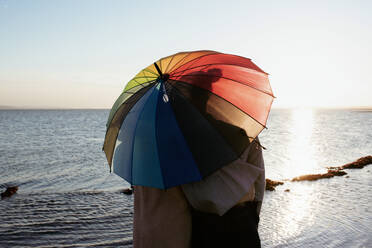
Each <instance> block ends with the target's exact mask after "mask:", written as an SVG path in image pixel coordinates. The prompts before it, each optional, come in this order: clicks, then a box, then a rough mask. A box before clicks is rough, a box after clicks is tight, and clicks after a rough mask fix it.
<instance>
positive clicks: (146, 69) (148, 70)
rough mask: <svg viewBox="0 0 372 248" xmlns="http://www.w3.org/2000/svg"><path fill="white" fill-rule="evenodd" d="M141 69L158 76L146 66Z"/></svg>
mask: <svg viewBox="0 0 372 248" xmlns="http://www.w3.org/2000/svg"><path fill="white" fill-rule="evenodd" d="M142 71H147V72H149V73H151V74H154V75H155V76H156V77H157V76H158V74H156V72H153V71H151V70H150V69H148V67H147V68H145V69H143V70H142Z"/></svg>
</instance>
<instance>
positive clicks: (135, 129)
mask: <svg viewBox="0 0 372 248" xmlns="http://www.w3.org/2000/svg"><path fill="white" fill-rule="evenodd" d="M155 85H156V84H155ZM155 85H154V86H153V87H155ZM150 89H151V88H150ZM150 89H149V90H150ZM149 99H150V97H149V98H147V99H146V102H145V103H144V104H143V108H142V109H141V113H140V114H139V115H138V116H139V117H140V116H141V115H142V113H143V111H144V109H145V105H146V103H147V102H148V101H149ZM138 123H139V121H137V122H136V126H135V128H134V134H135V133H136V132H137V127H138ZM134 143H135V136H134V140H133V144H132V151H134ZM131 159H132V161H131V164H132V165H133V155H132V158H131ZM131 173H132V175H131V178H132V182H134V179H133V170H132V171H131Z"/></svg>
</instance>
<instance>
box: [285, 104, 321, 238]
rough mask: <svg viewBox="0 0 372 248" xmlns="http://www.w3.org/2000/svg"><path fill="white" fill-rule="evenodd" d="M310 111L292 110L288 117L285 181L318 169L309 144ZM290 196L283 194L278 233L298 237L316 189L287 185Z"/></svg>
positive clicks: (311, 146)
mask: <svg viewBox="0 0 372 248" xmlns="http://www.w3.org/2000/svg"><path fill="white" fill-rule="evenodd" d="M313 115H314V112H313V109H307V108H299V109H294V110H293V111H292V115H291V119H290V122H291V130H290V133H291V137H290V143H289V147H288V148H289V149H288V158H289V161H288V163H289V164H288V165H287V166H288V167H287V168H288V171H287V172H286V173H285V174H286V175H287V178H288V179H290V178H293V177H296V176H300V175H304V174H312V173H315V172H317V171H318V169H319V167H318V164H317V161H316V158H315V148H314V145H313V144H312V134H313V126H314V124H313V122H314V120H313ZM287 187H289V188H290V191H291V194H288V195H286V199H285V201H284V202H282V209H281V211H282V213H281V214H280V219H281V224H282V227H283V228H281V229H282V230H281V233H283V234H285V236H287V237H294V236H296V235H299V234H300V233H301V231H302V230H303V228H305V226H306V225H308V224H309V223H310V222H311V221H312V219H313V214H312V213H311V205H312V204H313V202H314V201H315V200H316V199H315V198H316V196H315V195H316V194H315V193H316V192H315V190H316V187H315V186H314V185H312V184H308V183H306V182H303V183H290V182H288V183H287Z"/></svg>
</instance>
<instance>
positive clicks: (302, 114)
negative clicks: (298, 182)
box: [286, 108, 319, 178]
mask: <svg viewBox="0 0 372 248" xmlns="http://www.w3.org/2000/svg"><path fill="white" fill-rule="evenodd" d="M313 117H314V110H313V109H310V108H298V109H294V110H293V111H292V115H291V120H290V122H291V130H290V133H291V141H290V144H289V147H288V148H289V149H288V152H289V154H288V157H289V159H290V161H289V164H288V166H289V168H288V169H289V170H288V172H287V173H286V174H287V175H288V177H289V178H292V177H296V176H300V175H304V174H310V173H314V172H316V171H317V170H318V169H319V167H318V164H317V161H316V159H315V156H314V155H315V150H314V146H313V144H312V134H313V126H314V120H313V119H314V118H313Z"/></svg>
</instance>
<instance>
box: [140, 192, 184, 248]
mask: <svg viewBox="0 0 372 248" xmlns="http://www.w3.org/2000/svg"><path fill="white" fill-rule="evenodd" d="M133 226H134V228H133V247H134V248H176V247H177V248H189V247H191V243H190V242H191V215H190V209H189V206H188V203H187V201H186V199H185V196H184V194H183V192H182V190H181V189H180V187H173V188H170V189H167V190H162V189H156V188H150V187H143V186H134V219H133Z"/></svg>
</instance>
